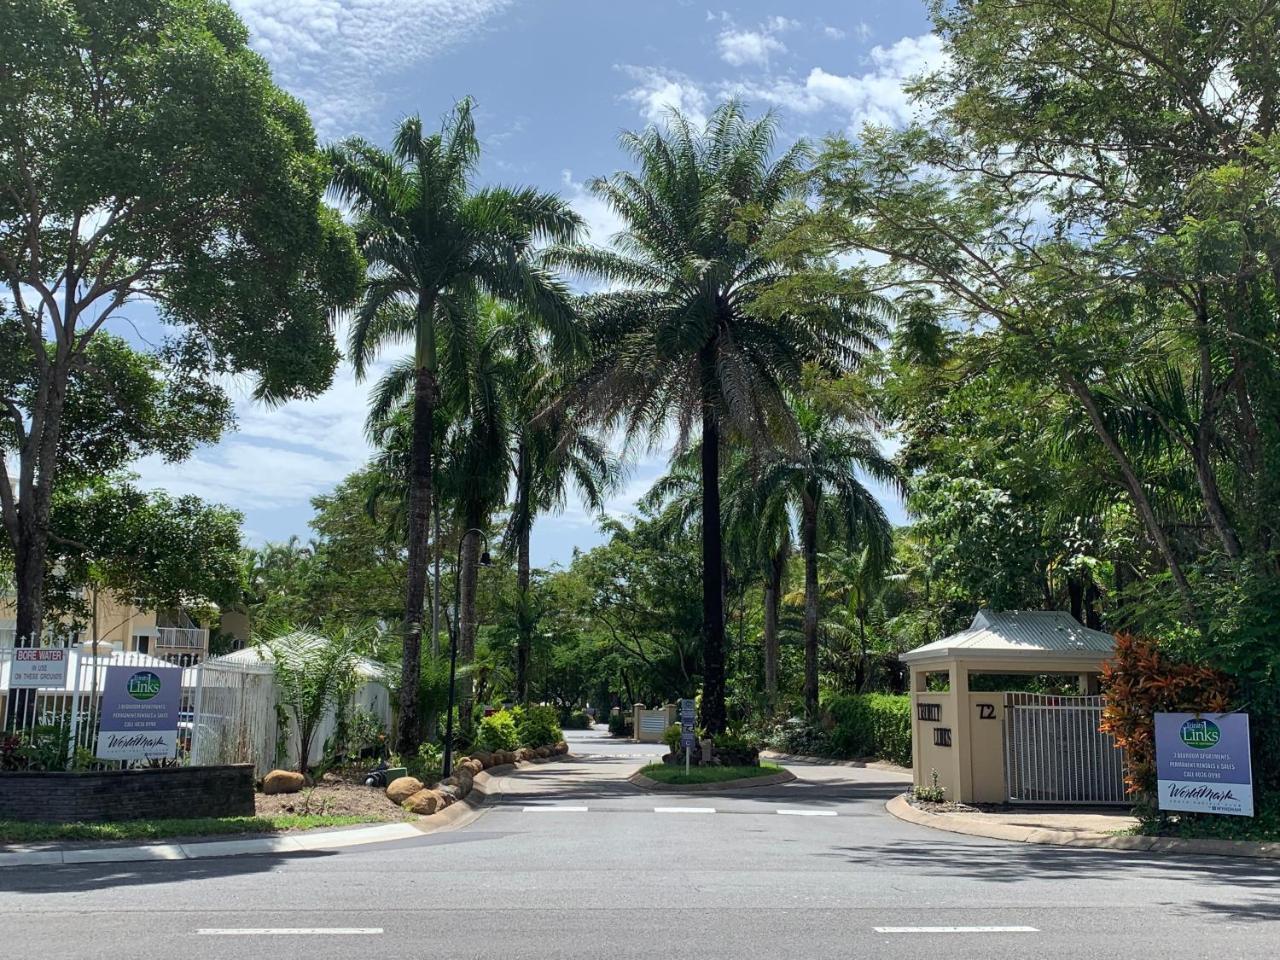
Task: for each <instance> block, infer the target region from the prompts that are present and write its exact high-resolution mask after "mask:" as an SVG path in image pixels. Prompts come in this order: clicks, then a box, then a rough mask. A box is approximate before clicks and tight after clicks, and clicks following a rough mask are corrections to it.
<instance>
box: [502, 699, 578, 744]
mask: <svg viewBox="0 0 1280 960" xmlns="http://www.w3.org/2000/svg"><path fill="white" fill-rule="evenodd" d="M511 713H513V714H515V717H516V728H517V743H516V746H517V747H549V746H551V745H552V744H555V743H559V742H560V741H561V740H563V739H564V731H562V730H561V729H560V719H559V717H557V716H556V709H555V707H525V708H524V709H523V710H520V709H518V708H517V709H516V710H513V711H511ZM500 749H504V750H514V749H515V747H502V748H500Z"/></svg>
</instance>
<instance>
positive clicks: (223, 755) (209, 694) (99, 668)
mask: <svg viewBox="0 0 1280 960" xmlns="http://www.w3.org/2000/svg"><path fill="white" fill-rule="evenodd" d="M67 652H68V655H69V656H70V658H71V660H70V662H69V664H68V668H67V679H66V683H65V684H64V686H62V687H48V688H40V689H35V690H31V691H28V692H27V694H26V695H27V696H34V698H35V706H34V709H33V710H32V709H31V708H29V707H28V709H26V710H22V711H10V709H9V698H10V697H15V696H23V693H22V692H21V691H17V690H11V689H9V676H10V670H11V664H12V660H13V649H12V648H11V647H0V723H5V725H6V726H7V727H8V728H10V729H15V728H16V729H17V730H21V729H22V728H23V726H24V725H26V724H28V723H29V722H33V723H34V724H35V725H37V726H42V725H52V724H67V725H69V726H70V729H71V749H70V751H69V753H74V751H75V750H76V749H82V750H86V751H88V752H89V754H92V753H93V750H94V747H95V745H96V740H97V731H98V727H99V724H100V721H101V708H102V690H103V685H104V683H105V680H106V668H107V667H108V666H125V667H171V666H172V664H170V663H168V662H166V661H164V660H160V659H158V658H156V657H152V656H149V655H148V654H145V653H136V652H129V653H114V654H112V655H111V656H105V655H103V656H90V655H86V654H85V653H83V651H82V650H80V649H79V648H70V649H68V651H67ZM354 706H356V707H360V708H362V709H369V710H372V711H373V712H374V713H376V714H377V715H379V716H381V717H383V718H384V719H385V720H388V721H389V719H390V704H389V702H388V697H387V693H386V688H385V687H383V686H382V685H381V684H378V683H366V684H365V685H364V687H363V688H362V689H361V690H360V691H359V692H358V693H357V696H356V702H355V704H354ZM11 712H12V713H13V716H12V717H11V716H10V713H11ZM6 721H7V722H6ZM333 727H334V717H333V716H332V715H330V716H329V717H326V719H325V720H324V721H323V722H322V723H321V725H320V729H319V730H318V731H317V736H316V738H315V742H314V744H313V752H312V757H311V759H312V761H313V762H314V761H316V760H318V759H319V751H320V750H322V749H323V745H324V741H325V738H326V737H327V736H328V735H329V734H330V733H331V732H332V730H333ZM279 732H280V731H279V729H278V723H277V717H276V688H275V679H274V675H273V671H272V667H271V664H269V663H245V662H235V661H228V660H221V659H218V658H214V659H211V660H205V661H204V662H202V663H198V664H196V665H194V666H189V667H185V668H183V670H182V701H181V707H180V709H179V714H178V751H179V753H178V760H179V762H181V763H192V764H201V765H206V764H223V763H252V764H253V765H254V768H255V769H256V771H257V773H258V774H259V775H261V774H264V773H266V772H267V771H268V770H271V769H272V768H273V767H275V766H279V765H292V764H294V763H296V761H297V756H296V753H297V748H296V745H295V744H294V743H293V739H294V738H287V739H288V741H289V742H288V743H287V744H278V743H277V736H278V734H279ZM281 748H283V749H281ZM93 766H94V767H101V768H110V767H117V766H120V762H119V761H95V762H94V763H93Z"/></svg>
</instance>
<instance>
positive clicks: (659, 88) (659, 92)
mask: <svg viewBox="0 0 1280 960" xmlns="http://www.w3.org/2000/svg"><path fill="white" fill-rule="evenodd" d="M619 69H621V70H622V71H623V72H624V73H626V74H627V75H628V76H630V77H631V78H632V79H633V80H634V81H636V85H635V86H634V87H632V88H631V89H630V90H628V91H627V92H626V93H624V94H623V95H622V97H623V99H624V100H627V101H629V102H630V103H634V104H635V105H636V106H637V107H639V109H640V115H641V116H643V117H644V118H645V119H646V120H648V121H649V122H650V123H664V122H665V121H666V119H667V116H668V114H670V112H671V111H672V110H679V111H680V112H681V113H683V114H684V115H685V116H686V117H688V118H689V119H690V120H691V121H693V122H694V123H696V124H698V125H699V126H701V125H702V124H704V123H706V122H707V94H706V91H705V90H703V89H702V87H701V86H699V85H698V84H697V83H695V82H694V81H693V80H691V79H690V78H689V77H687V76H685V75H684V74H682V73H679V72H678V71H674V70H663V69H661V68H658V67H633V66H623V67H620V68H619Z"/></svg>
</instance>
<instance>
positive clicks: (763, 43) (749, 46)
mask: <svg viewBox="0 0 1280 960" xmlns="http://www.w3.org/2000/svg"><path fill="white" fill-rule="evenodd" d="M716 46H717V47H718V48H719V49H720V59H721V60H723V61H724V62H725V63H728V64H731V65H732V66H735V67H742V66H746V65H748V64H767V63H768V62H769V56H770V55H771V54H775V53H785V52H786V50H787V46H786V44H784V43H783V42H782V41H781V40H779V39H778V38H777V37H775V36H773V35H772V34H768V33H762V32H759V31H756V30H725V31H724V32H723V33H721V34H720V36H719V37H718V38H717V39H716Z"/></svg>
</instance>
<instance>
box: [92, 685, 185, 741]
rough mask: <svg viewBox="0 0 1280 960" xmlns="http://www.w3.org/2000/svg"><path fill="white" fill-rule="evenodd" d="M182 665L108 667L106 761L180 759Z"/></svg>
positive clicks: (101, 733)
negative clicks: (180, 666) (179, 723)
mask: <svg viewBox="0 0 1280 960" xmlns="http://www.w3.org/2000/svg"><path fill="white" fill-rule="evenodd" d="M181 705H182V670H181V669H180V668H178V667H129V666H117V665H112V666H109V667H107V676H106V680H105V681H104V682H103V686H102V709H101V713H102V724H101V727H100V728H99V730H98V749H97V751H96V753H95V756H97V757H98V758H99V759H100V760H163V759H172V758H174V757H176V756H177V755H178V711H179V709H180V708H181Z"/></svg>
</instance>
